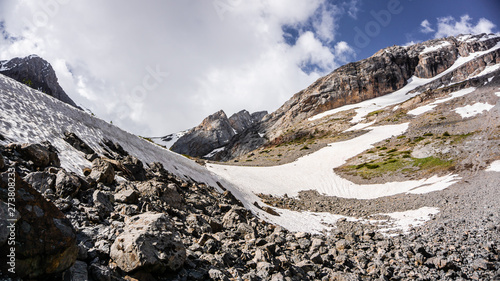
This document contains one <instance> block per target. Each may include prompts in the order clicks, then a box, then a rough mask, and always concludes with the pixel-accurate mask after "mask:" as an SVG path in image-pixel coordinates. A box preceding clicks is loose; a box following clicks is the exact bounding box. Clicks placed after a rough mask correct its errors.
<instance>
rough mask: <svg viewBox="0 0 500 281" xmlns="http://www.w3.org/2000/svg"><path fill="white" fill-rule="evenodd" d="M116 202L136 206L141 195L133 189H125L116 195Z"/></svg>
mask: <svg viewBox="0 0 500 281" xmlns="http://www.w3.org/2000/svg"><path fill="white" fill-rule="evenodd" d="M114 197H115V201H116V202H121V203H128V204H136V203H137V202H138V200H139V193H138V192H137V191H135V190H133V189H132V188H128V189H123V190H120V191H119V192H117V193H115V195H114Z"/></svg>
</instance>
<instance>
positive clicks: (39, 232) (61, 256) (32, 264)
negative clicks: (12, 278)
mask: <svg viewBox="0 0 500 281" xmlns="http://www.w3.org/2000/svg"><path fill="white" fill-rule="evenodd" d="M15 187H16V194H15V199H16V206H15V208H16V210H17V211H18V212H19V219H18V220H17V221H16V222H15V223H13V224H14V226H15V241H16V251H15V253H16V270H15V271H16V276H17V277H20V278H25V279H41V278H49V277H48V276H52V275H54V274H57V273H60V272H63V271H64V270H66V269H68V268H69V267H71V266H72V265H73V264H74V262H75V260H76V257H77V254H78V247H77V245H76V235H75V231H74V230H73V227H72V225H71V222H70V221H69V220H68V219H67V218H66V217H65V216H64V214H63V213H62V212H61V211H60V210H59V209H57V207H56V206H54V204H52V203H50V202H48V201H47V200H45V198H43V197H42V195H40V193H38V192H37V191H36V190H35V189H33V188H32V187H31V186H30V185H29V184H28V183H27V182H25V181H24V180H23V179H21V178H20V177H18V176H17V175H16V177H15ZM7 188H8V176H7V173H3V174H2V180H1V182H0V189H3V190H4V191H5V189H7ZM0 194H1V195H0V196H1V198H0V199H1V201H3V202H6V201H7V200H8V199H7V198H6V197H3V196H5V195H6V194H7V193H6V192H3V191H2V192H0ZM3 215H5V214H3ZM7 218H11V217H10V216H9V217H7ZM7 218H5V217H2V221H5V220H6V219H7ZM0 242H2V241H0ZM10 247H11V246H10V245H8V242H7V243H5V241H4V242H3V243H2V244H1V245H0V251H1V252H2V253H8V251H9V249H10ZM6 258H7V257H6V255H1V256H0V268H1V270H2V272H7V268H6V266H7V260H6Z"/></svg>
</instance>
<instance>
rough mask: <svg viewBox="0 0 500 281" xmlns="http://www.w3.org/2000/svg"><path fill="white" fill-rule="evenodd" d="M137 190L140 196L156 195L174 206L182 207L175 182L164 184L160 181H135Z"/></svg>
mask: <svg viewBox="0 0 500 281" xmlns="http://www.w3.org/2000/svg"><path fill="white" fill-rule="evenodd" d="M136 187H137V190H138V192H139V194H140V195H141V196H150V197H158V198H159V199H160V200H162V201H163V202H165V203H167V204H168V205H170V206H172V207H174V208H180V207H182V196H181V195H180V194H179V192H177V186H176V185H175V184H168V185H167V184H165V183H163V182H160V181H155V180H149V181H145V182H140V183H137V185H136Z"/></svg>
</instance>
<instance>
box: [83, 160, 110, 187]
mask: <svg viewBox="0 0 500 281" xmlns="http://www.w3.org/2000/svg"><path fill="white" fill-rule="evenodd" d="M89 177H90V178H91V179H93V180H95V181H96V182H100V183H103V184H105V185H108V184H111V183H113V181H114V179H115V170H114V169H113V166H112V165H111V164H110V163H108V162H106V161H104V160H102V159H100V158H98V159H95V160H94V161H92V172H91V173H90V175H89Z"/></svg>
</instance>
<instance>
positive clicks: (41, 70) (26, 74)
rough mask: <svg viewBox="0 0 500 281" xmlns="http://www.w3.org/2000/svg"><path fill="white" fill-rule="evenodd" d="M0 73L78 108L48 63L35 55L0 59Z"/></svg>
mask: <svg viewBox="0 0 500 281" xmlns="http://www.w3.org/2000/svg"><path fill="white" fill-rule="evenodd" d="M0 74H3V75H5V76H8V77H10V78H12V79H14V80H16V81H18V82H21V83H23V84H25V85H28V86H29V87H31V88H33V89H35V90H39V91H41V92H44V93H45V94H47V95H49V96H52V97H54V98H56V99H58V100H60V101H62V102H65V103H67V104H69V105H71V106H74V107H77V108H78V106H77V105H76V104H75V102H74V101H73V100H72V99H71V98H70V97H69V96H68V95H67V94H66V93H65V92H64V90H63V89H62V88H61V86H60V85H59V83H58V82H57V76H56V73H55V71H54V69H53V68H52V66H51V65H50V63H48V62H47V61H46V60H44V59H42V58H40V57H38V56H36V55H31V56H28V57H24V58H14V59H11V60H5V61H0Z"/></svg>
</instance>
